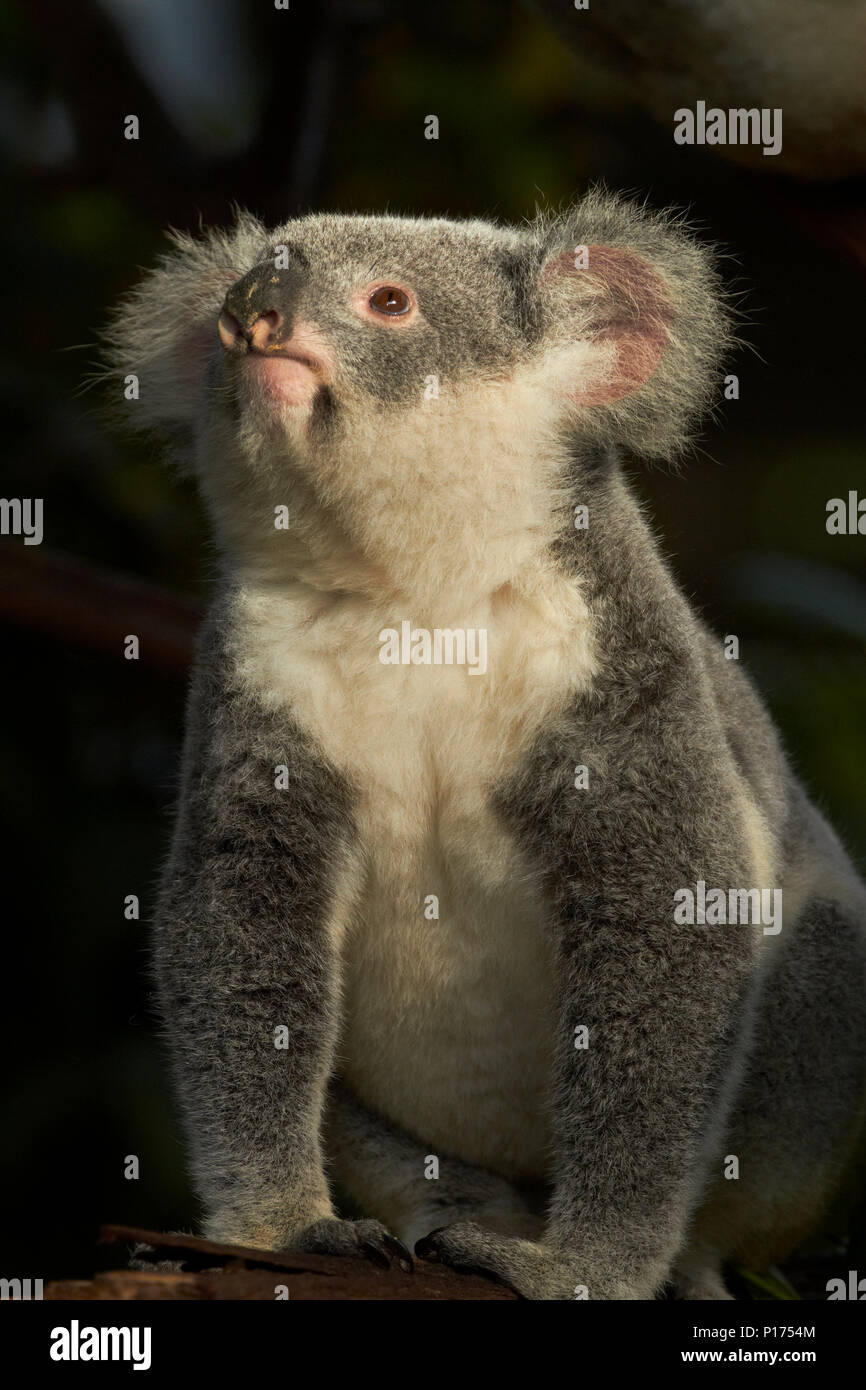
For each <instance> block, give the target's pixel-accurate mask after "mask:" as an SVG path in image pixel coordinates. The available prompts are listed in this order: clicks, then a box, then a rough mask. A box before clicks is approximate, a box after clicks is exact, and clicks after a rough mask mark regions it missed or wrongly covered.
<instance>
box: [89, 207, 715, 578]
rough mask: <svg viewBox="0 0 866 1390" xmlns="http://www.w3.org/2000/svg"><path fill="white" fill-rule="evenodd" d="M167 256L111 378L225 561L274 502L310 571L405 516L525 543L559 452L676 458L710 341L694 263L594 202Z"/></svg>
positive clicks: (677, 236)
mask: <svg viewBox="0 0 866 1390" xmlns="http://www.w3.org/2000/svg"><path fill="white" fill-rule="evenodd" d="M174 240H175V247H176V249H175V251H174V252H173V253H171V254H170V255H169V256H167V257H166V258H165V260H164V261H163V264H162V266H161V267H160V268H159V269H157V270H156V271H154V272H153V273H152V274H151V275H150V276H149V277H148V279H146V280H145V281H144V283H143V284H142V285H141V286H140V287H139V288H137V289H136V290H134V291H133V293H132V294H131V295H130V296H129V298H128V299H127V301H126V302H125V304H124V305H122V306H121V309H120V311H119V312H118V314H117V316H116V318H115V320H114V325H113V328H112V331H111V333H110V335H109V341H110V352H111V358H112V366H113V368H114V369H115V370H116V371H118V372H120V373H121V374H123V375H124V376H128V375H130V374H133V375H135V376H136V377H137V378H138V380H139V396H138V399H137V400H133V401H130V402H129V405H128V408H129V411H130V412H131V413H134V417H135V419H136V422H137V423H139V424H141V425H143V426H146V427H153V428H156V429H157V430H160V431H162V432H163V433H165V434H167V435H169V436H171V437H173V439H174V440H175V441H176V442H177V443H180V445H181V448H182V449H185V450H186V452H187V454H188V455H189V456H190V457H191V458H192V459H193V460H194V463H195V467H196V471H197V472H198V474H199V477H200V480H201V483H202V486H203V489H204V492H205V495H206V497H207V498H208V500H209V501H210V503H211V507H212V510H213V513H214V516H215V519H216V521H217V525H218V528H219V530H220V532H221V533H222V535H223V538H224V540H225V541H226V542H227V544H228V545H229V548H233V549H234V550H235V551H244V550H247V551H248V550H250V549H251V548H252V549H254V548H255V538H256V535H257V534H258V535H259V537H260V539H261V543H262V544H264V540H263V539H262V538H261V532H258V533H257V531H256V527H257V526H258V525H259V524H262V525H263V524H265V521H264V519H265V518H266V517H268V518H269V520H268V522H267V525H268V526H269V527H270V530H271V531H272V530H273V519H272V518H273V508H274V507H277V506H280V505H281V504H282V505H285V506H287V507H288V508H289V510H290V512H292V513H293V514H294V516H295V518H296V534H295V540H296V541H297V542H302V541H303V542H304V543H305V544H306V546H307V549H309V547H310V546H311V545H312V546H313V548H314V549H318V551H319V552H320V554H321V553H324V551H325V550H327V549H328V548H329V547H330V549H331V550H334V549H335V548H336V542H335V537H336V536H337V535H338V534H339V536H340V537H341V543H342V545H343V550H345V549H346V547H349V548H351V549H354V551H355V553H356V557H357V556H362V555H363V556H365V557H366V560H367V562H368V563H369V564H372V565H375V563H376V560H375V555H374V552H375V551H376V549H377V548H378V549H379V551H380V552H381V553H383V552H382V547H383V537H384V536H385V535H386V534H390V535H392V537H393V531H394V528H395V527H397V528H399V526H400V525H401V521H402V523H403V524H404V525H405V524H406V523H407V521H408V519H409V518H412V519H413V520H414V523H415V530H416V532H417V515H416V513H417V511H418V509H419V508H422V509H424V510H425V513H426V517H427V521H428V523H429V527H428V529H430V530H432V531H435V530H437V529H438V530H441V529H443V528H446V529H447V528H449V527H450V526H452V517H453V513H454V510H455V508H456V507H459V508H460V515H461V516H462V517H463V518H464V519H466V518H468V520H467V522H466V524H467V526H468V527H469V530H470V532H471V534H472V535H473V536H474V537H475V543H476V545H477V544H479V543H482V542H483V539H484V536H485V531H486V529H489V528H490V527H491V526H493V527H494V529H495V526H496V524H497V523H496V522H495V517H496V516H499V521H500V523H501V527H505V528H506V529H508V527H510V530H511V531H512V532H514V531H515V530H516V529H519V526H520V524H521V522H520V520H519V517H518V515H516V512H517V513H520V512H521V508H523V510H524V511H525V512H526V519H525V523H524V524H525V525H526V526H529V525H536V524H538V525H540V524H542V522H541V519H540V517H539V516H536V515H535V512H537V511H538V510H539V508H543V503H542V502H541V500H540V492H541V490H543V489H544V488H547V489H548V494H549V495H550V492H549V490H550V489H551V488H552V487H555V484H556V482H557V478H556V474H557V470H558V469H559V468H560V465H561V461H562V460H563V459H564V458H565V456H566V455H567V454H568V455H570V456H571V457H572V458H573V456H574V454H575V448H574V445H575V440H576V439H577V440H578V441H585V442H586V443H588V444H595V445H598V444H616V443H621V444H623V445H625V446H626V447H628V448H630V449H631V450H633V451H635V452H638V453H644V454H646V455H649V456H656V457H671V456H673V455H674V454H675V453H677V452H678V451H679V450H680V449H681V448H682V447H683V446H684V444H685V443H686V442H687V440H688V437H689V431H690V428H691V426H692V425H693V423H694V422H695V421H696V420H697V418H698V417H699V416H700V414H701V413H702V412H703V411H704V410H705V408H706V406H707V403H708V397H709V393H710V390H711V384H712V378H713V373H714V369H715V365H716V361H717V358H718V354H719V351H720V349H721V347H722V345H723V344H724V342H725V341H726V332H727V326H726V318H725V315H724V313H723V311H722V308H721V305H720V297H719V294H718V289H717V283H716V276H715V272H714V271H713V270H712V268H711V265H710V262H709V258H708V256H707V253H706V251H705V250H704V249H702V248H701V247H700V246H699V244H698V243H697V242H695V241H694V240H693V239H692V238H691V236H689V235H688V234H687V233H686V232H684V231H683V230H682V228H681V227H680V226H679V225H678V224H677V223H676V222H675V221H673V220H671V219H669V218H667V217H664V216H660V215H653V214H648V213H646V212H645V211H643V210H641V209H639V208H637V207H635V206H633V205H631V204H628V203H625V202H623V201H621V200H619V199H617V198H614V197H610V196H608V195H606V194H601V193H593V194H590V195H589V196H588V197H587V198H586V199H584V201H583V202H582V203H580V204H579V205H578V206H576V207H575V208H573V209H571V210H570V211H568V212H567V213H564V214H560V215H557V216H554V217H548V216H540V217H538V218H536V220H535V221H534V222H532V223H529V224H527V225H526V226H525V227H523V228H513V227H500V226H497V225H494V224H491V223H487V222H480V221H467V222H459V221H449V220H445V219H440V218H435V219H434V218H430V219H415V218H403V217H391V216H383V217H368V216H336V215H320V216H309V217H303V218H298V219H297V220H295V221H291V222H288V223H286V224H284V225H283V226H282V227H280V228H278V229H277V230H276V231H275V232H273V233H269V232H267V231H266V230H265V228H264V227H262V226H261V225H260V224H259V223H258V222H257V221H255V219H253V218H251V217H248V216H245V215H242V216H241V217H240V218H239V221H238V224H237V226H236V228H235V229H234V230H233V231H230V232H228V233H214V234H211V235H209V236H207V237H206V238H204V239H202V240H194V239H192V238H188V237H185V236H178V237H175V239H174ZM133 394H134V393H133ZM578 452H579V451H578ZM558 461H559V462H558ZM562 466H563V467H564V465H562ZM533 499H534V500H533ZM507 508H510V509H511V516H510V521H509V522H506V519H505V509H507ZM533 508H534V509H535V511H533ZM515 509H516V511H515ZM473 512H474V516H473ZM530 513H532V516H531V518H530V515H529V514H530ZM323 517H326V518H327V528H326V529H328V528H329V534H328V537H327V539H325V538H323V535H322V519H323ZM317 527H318V535H317ZM251 528H252V529H251ZM500 529H501V528H500ZM467 534H468V533H467ZM269 540H270V541H272V540H273V537H272V536H271V537H269ZM392 549H393V546H392Z"/></svg>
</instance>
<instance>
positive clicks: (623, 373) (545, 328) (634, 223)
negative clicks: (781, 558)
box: [533, 192, 731, 458]
mask: <svg viewBox="0 0 866 1390" xmlns="http://www.w3.org/2000/svg"><path fill="white" fill-rule="evenodd" d="M533 231H534V233H535V237H536V243H535V244H536V257H537V259H536V262H535V267H536V269H535V274H536V319H535V325H534V331H535V335H536V337H540V339H541V340H542V347H543V349H544V350H545V351H546V352H547V353H549V360H550V362H551V371H552V374H553V376H554V381H555V389H557V390H559V391H561V392H562V394H563V395H564V397H565V399H566V400H567V402H568V403H569V405H571V406H573V407H574V408H575V409H576V410H577V411H578V412H579V417H580V419H579V425H580V428H581V430H582V431H583V432H584V433H586V434H588V435H589V436H590V437H595V438H597V439H599V440H601V441H608V442H616V443H621V444H624V445H625V446H626V447H628V448H629V449H631V450H632V451H633V452H636V453H641V454H645V455H648V456H653V457H659V458H672V457H674V456H675V455H676V454H677V453H679V452H680V451H681V450H682V449H683V448H684V447H685V446H686V445H687V444H688V443H689V442H690V439H691V437H692V430H693V428H694V426H695V425H696V423H697V421H698V420H699V418H700V417H701V416H702V415H703V414H704V413H705V412H706V411H707V409H708V408H711V407H712V405H713V403H714V400H715V387H716V378H717V372H718V364H719V359H720V356H721V354H722V352H723V351H724V349H725V348H726V347H727V345H728V343H729V342H730V340H731V335H730V317H729V314H728V312H727V309H726V307H725V298H724V294H723V291H722V288H721V284H720V281H719V278H718V276H717V274H716V272H715V270H714V268H713V265H712V259H711V255H710V253H709V252H708V251H707V249H706V248H705V247H703V246H701V244H700V243H699V242H697V241H696V240H695V239H694V237H693V236H692V235H691V234H690V233H689V232H688V231H687V230H686V229H685V228H684V227H683V225H682V223H681V222H679V221H677V220H676V219H673V218H671V217H669V216H667V215H665V214H659V213H650V212H647V211H646V210H645V209H643V208H640V207H637V206H635V205H633V204H630V203H627V202H625V201H624V200H622V199H620V198H616V197H613V196H611V195H609V194H606V193H603V192H593V193H591V194H589V195H588V196H587V198H585V199H584V201H583V202H582V203H580V204H579V205H578V206H577V207H576V208H574V209H572V210H571V211H569V212H568V213H566V214H564V215H563V216H560V217H557V218H553V219H548V218H544V217H542V218H539V219H538V220H537V221H536V223H535V224H534V227H533Z"/></svg>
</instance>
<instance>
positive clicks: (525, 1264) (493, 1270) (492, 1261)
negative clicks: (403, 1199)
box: [415, 1221, 586, 1299]
mask: <svg viewBox="0 0 866 1390" xmlns="http://www.w3.org/2000/svg"><path fill="white" fill-rule="evenodd" d="M415 1254H416V1255H418V1256H419V1257H420V1258H421V1259H422V1260H436V1261H439V1262H440V1263H441V1264H444V1265H449V1266H450V1267H451V1268H452V1269H460V1270H463V1271H464V1272H466V1273H470V1274H487V1275H490V1276H492V1277H493V1278H494V1279H497V1280H498V1281H499V1282H500V1283H501V1284H507V1285H508V1286H509V1288H512V1289H514V1291H515V1293H519V1294H520V1295H521V1296H522V1297H523V1298H531V1299H569V1298H580V1297H586V1294H585V1293H581V1292H579V1291H577V1288H576V1286H578V1279H577V1278H576V1276H575V1275H574V1274H573V1272H572V1271H571V1270H570V1269H569V1266H568V1264H567V1262H566V1261H565V1260H562V1259H560V1258H559V1257H558V1256H557V1255H556V1253H555V1252H554V1251H552V1250H550V1249H548V1248H547V1247H546V1246H544V1245H540V1244H538V1242H537V1241H533V1240H520V1239H519V1238H516V1237H514V1236H503V1235H499V1234H498V1233H497V1232H496V1231H491V1230H488V1229H487V1228H486V1227H484V1226H476V1225H475V1223H474V1222H472V1221H458V1222H456V1223H455V1224H454V1225H453V1226H442V1227H441V1228H440V1229H439V1230H438V1231H431V1232H430V1234H429V1235H426V1236H424V1237H423V1239H422V1240H419V1241H416V1243H415Z"/></svg>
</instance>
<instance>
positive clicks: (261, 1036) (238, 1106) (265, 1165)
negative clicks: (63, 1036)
mask: <svg viewBox="0 0 866 1390" xmlns="http://www.w3.org/2000/svg"><path fill="white" fill-rule="evenodd" d="M218 632H219V625H218V624H216V623H215V624H213V633H214V634H216V633H218ZM192 706H193V707H192V710H191V717H190V720H189V728H190V731H191V734H190V737H189V740H188V744H187V748H186V753H185V765H184V779H183V791H182V795H181V804H180V811H179V816H178V822H177V827H176V831H175V838H174V843H173V849H172V855H171V859H170V861H169V864H168V867H167V870H166V874H165V877H164V882H163V888H162V894H161V901H160V908H159V914H158V921H157V929H156V940H155V951H154V963H155V971H156V975H157V980H158V986H159V997H160V1005H161V1011H162V1016H163V1020H164V1025H165V1032H166V1034H167V1036H168V1040H169V1042H170V1045H171V1050H172V1055H173V1063H174V1075H175V1080H176V1086H177V1091H178V1094H179V1098H180V1103H181V1109H182V1113H183V1119H184V1124H185V1128H186V1131H187V1135H188V1139H189V1147H190V1154H191V1167H192V1172H193V1177H194V1180H195V1184H196V1187H197V1190H198V1193H199V1195H200V1197H201V1199H202V1201H203V1203H204V1206H205V1213H206V1214H205V1221H204V1232H205V1234H206V1235H207V1236H209V1237H211V1238H212V1239H216V1240H221V1241H226V1242H230V1243H234V1244H243V1245H252V1246H256V1247H262V1248H268V1249H277V1248H280V1247H285V1246H289V1245H291V1246H294V1247H295V1248H303V1249H314V1250H322V1251H327V1252H331V1251H333V1252H335V1253H343V1252H352V1251H356V1252H357V1251H358V1250H359V1249H360V1250H361V1251H362V1252H365V1253H368V1254H372V1255H373V1257H374V1258H376V1257H377V1255H378V1256H379V1257H380V1258H382V1259H383V1260H385V1261H387V1256H388V1253H389V1251H390V1252H392V1253H396V1251H397V1244H396V1242H393V1241H392V1240H391V1238H390V1237H389V1236H387V1233H385V1232H384V1230H383V1229H382V1228H380V1227H379V1226H378V1223H376V1222H365V1223H357V1224H354V1223H349V1222H340V1221H338V1220H337V1219H336V1218H335V1216H334V1211H333V1207H332V1205H331V1199H330V1195H329V1192H328V1186H327V1182H326V1179H325V1175H324V1170H323V1164H322V1154H321V1146H320V1136H319V1129H320V1123H321V1115H322V1107H323V1104H324V1098H325V1091H326V1087H327V1082H328V1078H329V1075H330V1071H331V1066H332V1060H333V1051H334V1043H335V1037H336V1032H337V1026H338V988H339V965H338V961H339V940H338V937H339V921H340V918H341V915H342V916H343V917H344V916H345V915H346V912H347V910H348V909H347V906H346V903H347V902H348V899H349V888H348V887H347V877H348V875H349V868H350V866H351V863H352V853H353V826H352V815H351V799H350V795H349V791H348V788H347V787H346V785H345V783H344V782H343V781H342V779H341V778H339V777H338V775H337V774H336V773H335V772H333V770H332V769H330V768H328V767H327V766H326V765H325V764H324V763H323V762H322V761H321V760H320V759H319V758H318V757H317V756H316V755H315V753H314V751H313V750H312V749H311V747H310V746H309V744H308V742H307V740H306V739H305V738H304V736H303V735H302V734H301V732H300V731H299V730H298V729H297V727H295V726H294V725H293V723H292V721H291V719H290V718H289V717H288V716H286V715H284V714H282V713H270V712H268V711H267V710H265V709H264V708H263V707H261V706H259V705H258V704H257V702H256V701H255V700H253V699H252V698H251V697H250V696H249V695H247V694H246V693H245V692H244V691H243V690H242V688H240V684H239V682H238V681H237V679H236V677H235V676H234V673H233V671H232V667H231V664H230V662H229V660H228V658H227V657H226V655H225V652H224V648H223V645H222V640H221V639H219V638H218V637H217V636H216V635H212V636H210V637H208V636H206V638H205V642H204V650H203V653H202V658H201V661H200V665H199V669H198V673H197V676H196V680H195V683H194V687H193V695H192ZM341 898H343V899H345V900H346V902H341Z"/></svg>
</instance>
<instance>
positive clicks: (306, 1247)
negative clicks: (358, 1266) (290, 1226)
mask: <svg viewBox="0 0 866 1390" xmlns="http://www.w3.org/2000/svg"><path fill="white" fill-rule="evenodd" d="M291 1249H292V1250H298V1251H303V1252H304V1253H305V1254H307V1255H357V1256H360V1257H361V1258H362V1259H365V1260H371V1261H372V1262H373V1264H377V1265H380V1266H381V1268H382V1269H390V1267H391V1261H392V1260H396V1261H397V1263H398V1265H399V1266H400V1268H401V1269H402V1270H403V1271H404V1272H405V1273H406V1274H411V1272H412V1270H413V1268H414V1265H413V1261H412V1256H411V1254H410V1253H409V1251H408V1250H407V1249H406V1247H405V1245H404V1244H403V1242H402V1241H400V1240H398V1239H397V1237H396V1236H392V1235H391V1232H390V1231H389V1230H387V1229H386V1227H385V1226H383V1225H382V1223H381V1222H380V1221H373V1220H363V1221H340V1220H338V1219H337V1218H336V1217H333V1218H331V1217H329V1218H326V1219H324V1220H322V1221H314V1222H313V1224H312V1226H306V1227H305V1228H304V1230H302V1231H299V1232H298V1234H297V1235H295V1236H293V1237H292V1241H291Z"/></svg>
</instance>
